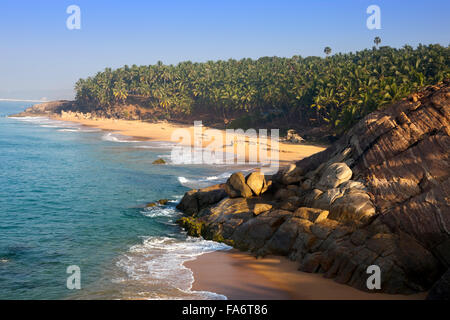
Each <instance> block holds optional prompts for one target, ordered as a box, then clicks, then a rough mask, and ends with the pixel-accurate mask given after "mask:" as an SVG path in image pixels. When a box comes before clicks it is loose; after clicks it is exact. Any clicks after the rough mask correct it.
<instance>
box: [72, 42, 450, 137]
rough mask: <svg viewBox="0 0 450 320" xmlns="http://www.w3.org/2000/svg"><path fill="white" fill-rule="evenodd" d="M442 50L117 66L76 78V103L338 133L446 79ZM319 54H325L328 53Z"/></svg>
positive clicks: (448, 53) (449, 56)
mask: <svg viewBox="0 0 450 320" xmlns="http://www.w3.org/2000/svg"><path fill="white" fill-rule="evenodd" d="M376 44H377V45H378V43H376ZM328 49H329V50H328ZM449 49H450V48H449V47H443V46H440V45H428V46H424V45H419V46H418V47H417V48H415V49H414V48H412V47H411V46H407V45H406V46H404V47H403V48H401V49H395V48H391V47H380V48H375V47H374V48H372V49H366V50H363V51H359V52H356V53H347V54H341V53H338V54H334V55H332V56H327V57H326V58H320V57H306V58H303V57H300V56H293V57H292V58H278V57H263V58H260V59H258V60H252V59H242V60H239V61H237V60H232V59H230V60H228V61H215V62H213V61H208V62H205V63H192V62H190V61H187V62H181V63H179V64H178V65H176V66H174V65H164V64H163V63H162V62H158V63H157V64H156V65H150V66H136V65H133V66H132V67H129V66H124V67H123V68H119V69H117V70H111V69H105V71H103V72H99V73H97V74H96V75H95V76H94V77H90V78H87V79H80V80H79V81H78V82H77V83H76V92H77V95H76V99H77V101H78V103H79V104H80V105H83V106H90V108H94V109H95V108H104V109H108V108H111V107H112V106H117V105H125V104H126V103H130V100H133V101H136V99H138V100H137V101H140V102H139V104H140V105H141V107H143V108H146V109H149V110H158V111H159V112H161V113H162V114H164V116H165V117H168V118H177V117H178V118H180V117H183V116H186V115H196V114H200V113H201V114H202V115H205V114H206V115H208V116H210V117H211V118H213V119H215V120H221V121H223V122H225V123H228V122H229V121H230V120H232V119H235V118H241V119H242V118H245V116H246V115H247V118H252V119H253V120H254V119H258V121H260V122H261V123H271V122H273V121H279V122H282V123H284V124H286V127H288V126H292V124H296V125H297V127H298V126H310V127H314V126H323V125H327V126H328V127H329V128H330V129H331V130H333V131H334V132H336V133H342V132H343V131H344V130H346V129H348V128H349V127H350V126H351V125H353V124H354V122H355V121H357V120H358V119H360V118H362V117H363V116H364V115H366V114H368V113H370V112H372V111H374V110H376V109H378V108H382V107H383V106H385V105H386V104H389V103H391V102H393V101H395V100H398V99H400V98H403V97H405V96H407V95H408V94H410V93H412V92H415V91H417V90H419V89H420V88H421V87H423V86H424V85H428V84H435V83H437V82H439V81H442V80H443V79H444V78H448V77H449V75H450V68H449V65H450V64H449V62H450V50H449ZM325 51H326V52H327V55H328V54H329V53H330V52H331V49H330V48H327V49H326V50H325Z"/></svg>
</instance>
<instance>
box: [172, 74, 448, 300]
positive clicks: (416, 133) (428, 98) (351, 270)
mask: <svg viewBox="0 0 450 320" xmlns="http://www.w3.org/2000/svg"><path fill="white" fill-rule="evenodd" d="M449 105H450V88H449V86H448V82H445V83H441V84H439V85H436V86H430V87H427V88H426V89H424V90H423V91H422V92H420V93H418V94H414V95H412V96H410V97H408V98H407V99H403V100H401V101H399V102H398V103H395V104H393V105H391V106H390V107H388V108H386V109H384V110H380V111H376V112H373V113H372V114H370V115H368V116H367V117H365V118H364V119H362V120H361V121H360V122H359V123H358V124H356V125H355V126H354V127H353V128H352V129H351V130H350V131H348V132H347V133H346V134H344V135H343V136H342V137H341V138H340V139H339V140H338V141H336V142H335V143H334V144H333V145H332V146H331V147H329V148H328V149H326V150H325V151H323V152H321V153H317V154H315V155H313V156H311V157H308V158H305V159H303V160H300V161H298V162H297V163H295V164H292V165H291V166H289V167H287V168H284V169H282V170H280V171H279V172H278V173H277V174H276V175H275V176H273V177H270V180H271V181H270V182H269V183H268V182H266V179H261V177H258V176H257V175H256V174H254V175H249V176H248V177H247V178H244V176H243V175H242V174H241V173H237V174H234V175H232V176H231V177H230V179H229V180H228V181H227V183H226V184H225V185H219V186H214V187H210V188H207V189H202V190H196V191H190V192H188V193H187V194H186V195H185V197H184V198H183V199H182V201H181V203H180V204H179V206H178V207H179V209H181V210H182V211H184V212H185V214H186V217H184V219H185V221H184V222H182V225H183V226H184V227H185V228H187V229H188V230H194V229H195V230H196V232H191V234H193V235H201V236H203V237H205V238H207V239H214V240H217V241H224V242H226V243H229V244H232V245H234V246H235V247H237V248H240V249H242V250H249V251H251V252H253V253H254V254H256V255H266V254H280V255H286V256H289V258H290V259H292V260H295V261H298V263H299V269H300V270H302V271H307V272H320V273H323V274H324V276H325V277H328V278H334V279H335V280H336V281H337V282H340V283H345V284H348V285H351V286H353V287H356V288H359V289H361V290H368V289H367V286H366V281H367V278H368V276H369V275H368V274H367V272H366V271H367V267H368V266H370V265H377V266H379V267H380V269H381V272H382V273H381V290H375V291H377V292H380V291H381V292H387V293H414V292H418V291H425V290H429V289H430V288H431V287H432V286H433V284H435V283H436V282H437V281H438V280H439V279H440V278H441V277H442V275H443V274H444V273H445V272H446V270H447V269H448V268H449V266H450V157H449V149H450V137H449V134H450V108H449ZM267 178H268V179H269V177H267ZM270 183H271V185H270V187H269V184H270ZM186 219H187V220H188V221H187V220H186ZM447 274H448V272H447ZM445 279H446V280H445V281H444V280H441V283H448V276H447V278H445ZM436 286H437V285H436ZM435 291H436V292H443V291H445V290H443V289H442V285H441V286H437V289H435Z"/></svg>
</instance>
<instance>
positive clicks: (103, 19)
mask: <svg viewBox="0 0 450 320" xmlns="http://www.w3.org/2000/svg"><path fill="white" fill-rule="evenodd" d="M72 4H75V5H78V6H79V7H80V8H81V30H73V31H71V30H68V29H67V28H66V19H67V17H68V16H69V15H68V14H67V13H66V8H67V7H68V6H69V5H72ZM371 4H376V5H378V6H379V7H380V8H381V24H382V29H381V30H368V29H367V28H366V19H367V17H368V14H366V9H367V7H368V6H369V5H371ZM448 12H450V1H448V0H427V1H415V0H409V1H404V0H388V1H381V0H370V1H366V0H347V1H336V0H314V1H312V0H309V1H303V0H296V1H294V0H277V1H264V0H259V1H253V0H247V1H246V0H241V1H235V0H209V1H207V0H202V1H196V0H190V1H171V0H165V1H162V0H160V1H151V0H147V1H144V0H128V1H120V2H119V1H112V0H110V1H106V0H95V1H93V0H70V1H65V0H58V1H55V0H40V1H32V0H28V1H23V0H1V2H0V98H8V97H9V98H17V97H19V96H20V97H21V98H33V99H35V98H41V97H44V96H45V97H48V98H57V97H68V98H70V97H71V94H72V88H73V84H74V82H75V81H76V80H78V79H79V78H80V77H87V76H90V75H93V74H95V73H96V72H98V71H101V70H103V69H104V68H105V67H112V68H117V67H120V66H122V65H124V64H128V65H132V64H137V65H141V64H154V63H156V62H157V61H158V60H161V61H163V62H164V63H173V64H176V63H178V62H180V61H184V60H191V61H207V60H217V59H229V58H235V59H240V58H244V57H251V58H258V57H261V56H284V57H290V56H292V55H302V56H309V55H323V48H324V47H325V46H330V47H331V48H332V49H333V53H335V52H349V51H356V50H360V49H364V48H370V47H372V45H373V38H374V37H375V36H380V37H381V38H382V45H390V46H393V47H401V46H403V45H404V44H406V43H407V44H410V45H413V46H416V45H417V44H418V43H424V44H429V43H440V44H442V45H445V46H447V45H449V43H450V19H448V17H447V15H448Z"/></svg>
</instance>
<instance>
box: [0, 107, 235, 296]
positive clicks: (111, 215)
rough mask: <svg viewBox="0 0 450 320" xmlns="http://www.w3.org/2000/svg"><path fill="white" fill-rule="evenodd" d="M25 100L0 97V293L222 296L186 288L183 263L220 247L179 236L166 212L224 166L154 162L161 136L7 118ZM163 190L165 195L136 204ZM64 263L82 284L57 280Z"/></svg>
mask: <svg viewBox="0 0 450 320" xmlns="http://www.w3.org/2000/svg"><path fill="white" fill-rule="evenodd" d="M29 105H31V104H30V103H28V104H24V103H20V102H0V299H92V298H97V299H130V298H134V299H136V298H138V299H140V298H142V299H161V298H162V299H171V298H192V299H196V298H223V297H222V296H219V295H216V294H214V293H207V292H193V291H191V290H190V287H191V284H192V281H193V278H192V273H191V271H190V270H189V269H186V268H185V267H184V266H183V265H182V263H183V262H184V261H186V260H189V259H193V258H194V257H195V256H197V255H199V254H201V253H203V252H208V251H213V250H217V249H221V248H225V246H224V245H221V244H217V243H212V242H209V241H205V240H200V239H193V238H188V237H187V236H186V235H185V234H184V233H182V232H181V230H180V229H179V227H178V226H177V225H176V224H175V223H174V221H175V220H176V218H177V217H178V216H179V215H180V213H179V212H177V210H176V209H175V205H176V201H177V200H179V199H180V198H181V196H182V195H183V193H184V192H185V191H187V190H188V187H199V186H203V185H207V184H213V183H217V182H220V181H223V180H224V179H225V178H226V177H227V176H228V173H227V172H228V171H229V170H230V168H217V167H204V166H203V167H202V166H194V165H191V166H189V165H188V166H186V165H185V166H176V165H170V164H169V165H164V166H155V165H152V164H151V163H152V162H153V161H154V160H155V159H157V158H158V157H161V156H163V157H166V158H167V157H168V155H169V154H170V149H169V148H170V145H168V144H167V143H158V142H151V143H150V142H133V141H132V140H131V141H130V139H127V138H125V137H121V136H119V135H116V134H114V133H107V132H103V131H99V130H95V129H92V128H86V127H82V126H79V125H77V124H71V123H67V122H66V123H64V122H57V121H53V120H50V119H46V118H24V119H15V118H7V117H6V115H10V114H13V113H16V112H19V111H21V110H23V109H24V108H25V107H28V106H29ZM162 198H167V199H171V200H173V201H171V202H170V203H169V205H168V206H165V207H156V208H150V209H146V208H144V205H145V203H147V202H151V201H155V200H158V199H162ZM71 265H77V266H79V267H80V270H81V287H82V288H81V290H69V289H67V287H66V280H67V277H68V276H69V274H67V273H66V269H67V267H68V266H71Z"/></svg>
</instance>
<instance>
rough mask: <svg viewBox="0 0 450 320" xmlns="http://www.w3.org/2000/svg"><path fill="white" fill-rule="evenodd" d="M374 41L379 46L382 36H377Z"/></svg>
mask: <svg viewBox="0 0 450 320" xmlns="http://www.w3.org/2000/svg"><path fill="white" fill-rule="evenodd" d="M373 42H374V43H375V45H376V46H377V48H378V45H379V44H380V43H381V38H380V37H375V39H374V40H373Z"/></svg>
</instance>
